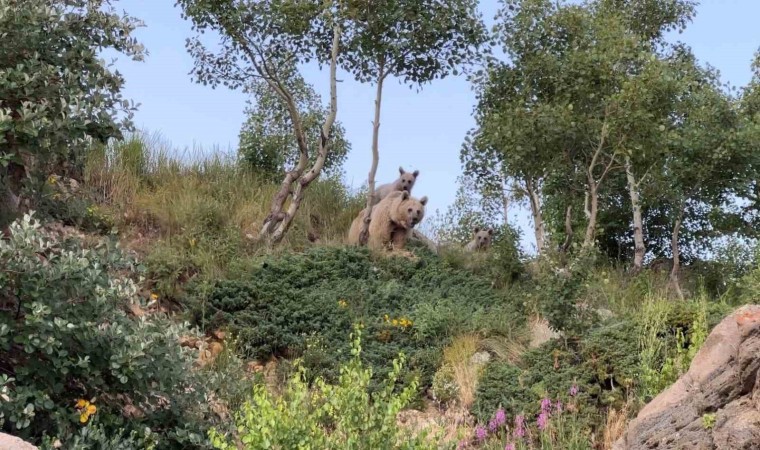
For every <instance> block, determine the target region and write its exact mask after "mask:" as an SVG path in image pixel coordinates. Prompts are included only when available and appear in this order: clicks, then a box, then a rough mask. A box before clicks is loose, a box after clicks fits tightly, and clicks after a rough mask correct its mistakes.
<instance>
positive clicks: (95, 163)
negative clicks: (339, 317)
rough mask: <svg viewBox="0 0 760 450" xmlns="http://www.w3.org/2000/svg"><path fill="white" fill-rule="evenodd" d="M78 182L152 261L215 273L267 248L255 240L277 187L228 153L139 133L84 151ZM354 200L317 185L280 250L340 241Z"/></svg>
mask: <svg viewBox="0 0 760 450" xmlns="http://www.w3.org/2000/svg"><path fill="white" fill-rule="evenodd" d="M85 182H86V185H87V186H88V187H89V188H90V189H91V190H92V192H93V193H94V195H95V198H96V200H97V201H98V202H99V203H100V204H101V205H102V206H103V207H104V208H105V209H106V210H107V211H109V213H110V215H111V217H112V219H113V221H114V223H115V224H116V226H117V228H118V229H119V231H120V232H121V234H122V235H123V236H125V237H126V240H128V241H129V242H130V243H131V245H132V248H133V249H135V250H138V251H141V252H142V253H144V254H153V257H154V259H155V258H156V257H160V256H161V254H162V253H163V256H165V257H166V258H167V259H168V260H172V259H174V260H176V259H178V258H179V259H183V260H186V261H188V262H189V263H190V264H189V265H190V266H192V267H195V269H196V270H198V271H199V272H203V273H208V274H209V275H213V276H218V275H219V274H220V273H223V272H225V271H226V270H227V265H228V264H229V262H230V261H232V260H233V257H244V256H246V255H249V256H250V255H257V254H260V253H263V252H269V251H271V249H267V248H264V247H263V246H262V245H259V244H258V243H257V241H258V240H257V237H258V234H259V229H260V226H261V224H262V223H263V221H264V218H265V217H266V216H267V214H268V213H269V205H270V202H271V199H272V198H273V197H274V195H275V193H276V192H277V191H278V190H279V187H280V186H279V184H278V183H276V182H271V181H267V179H266V178H264V177H261V176H259V175H258V174H257V173H256V172H254V171H251V170H248V169H245V168H244V167H242V166H241V165H240V164H238V161H237V155H236V154H235V153H234V152H230V151H224V150H221V149H212V151H210V152H209V151H204V149H202V148H195V149H193V150H184V151H181V150H177V149H174V148H173V147H172V146H171V145H170V144H168V143H167V142H166V141H165V140H163V139H162V138H161V136H160V135H158V134H148V133H145V132H138V133H134V134H131V135H129V136H127V137H126V138H125V139H124V140H123V141H119V142H112V143H111V144H109V145H108V146H104V147H100V148H96V149H94V150H93V151H92V152H90V156H89V158H88V161H87V163H86V169H85ZM361 202H362V200H361V199H357V198H356V197H355V196H353V195H352V194H351V193H349V192H348V191H347V190H346V188H345V187H344V186H343V185H342V184H341V182H340V180H337V179H324V180H318V181H316V182H315V183H313V184H312V185H310V186H309V188H308V191H307V194H306V197H305V200H304V202H303V204H302V206H301V208H300V210H299V212H298V216H297V217H296V220H295V221H294V223H293V225H292V228H291V231H290V232H289V233H288V235H287V236H286V239H285V242H283V245H281V246H279V249H280V250H296V251H297V250H301V249H303V248H305V247H307V246H309V245H312V244H313V242H319V243H320V244H332V243H339V242H342V241H343V238H344V236H345V234H346V233H347V231H348V228H349V226H350V224H351V221H352V220H353V218H354V216H355V215H356V214H357V213H358V211H359V210H360V209H361ZM230 252H232V253H230Z"/></svg>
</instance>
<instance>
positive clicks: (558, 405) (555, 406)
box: [554, 399, 562, 414]
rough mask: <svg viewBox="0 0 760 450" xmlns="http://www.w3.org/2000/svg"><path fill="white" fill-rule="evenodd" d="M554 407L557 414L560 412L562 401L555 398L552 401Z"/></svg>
mask: <svg viewBox="0 0 760 450" xmlns="http://www.w3.org/2000/svg"><path fill="white" fill-rule="evenodd" d="M554 408H555V409H556V410H557V414H562V401H561V400H559V399H557V401H556V402H554Z"/></svg>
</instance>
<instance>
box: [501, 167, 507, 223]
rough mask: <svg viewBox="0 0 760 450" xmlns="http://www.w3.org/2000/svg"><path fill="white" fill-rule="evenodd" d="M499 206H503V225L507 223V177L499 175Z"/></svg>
mask: <svg viewBox="0 0 760 450" xmlns="http://www.w3.org/2000/svg"><path fill="white" fill-rule="evenodd" d="M501 206H502V208H504V225H509V191H508V190H507V177H506V176H504V175H503V174H502V177H501Z"/></svg>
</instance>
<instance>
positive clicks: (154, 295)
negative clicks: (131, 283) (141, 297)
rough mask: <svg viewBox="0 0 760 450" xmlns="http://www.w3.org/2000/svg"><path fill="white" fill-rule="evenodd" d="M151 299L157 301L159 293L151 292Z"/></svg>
mask: <svg viewBox="0 0 760 450" xmlns="http://www.w3.org/2000/svg"><path fill="white" fill-rule="evenodd" d="M150 299H151V300H153V301H154V302H155V301H156V300H158V294H156V293H152V294H150Z"/></svg>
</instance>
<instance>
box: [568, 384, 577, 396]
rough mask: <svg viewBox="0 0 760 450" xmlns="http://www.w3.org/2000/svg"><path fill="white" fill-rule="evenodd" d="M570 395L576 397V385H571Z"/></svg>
mask: <svg viewBox="0 0 760 450" xmlns="http://www.w3.org/2000/svg"><path fill="white" fill-rule="evenodd" d="M570 395H571V396H572V397H575V396H576V395H578V385H577V384H575V383H573V385H572V386H571V387H570Z"/></svg>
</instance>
